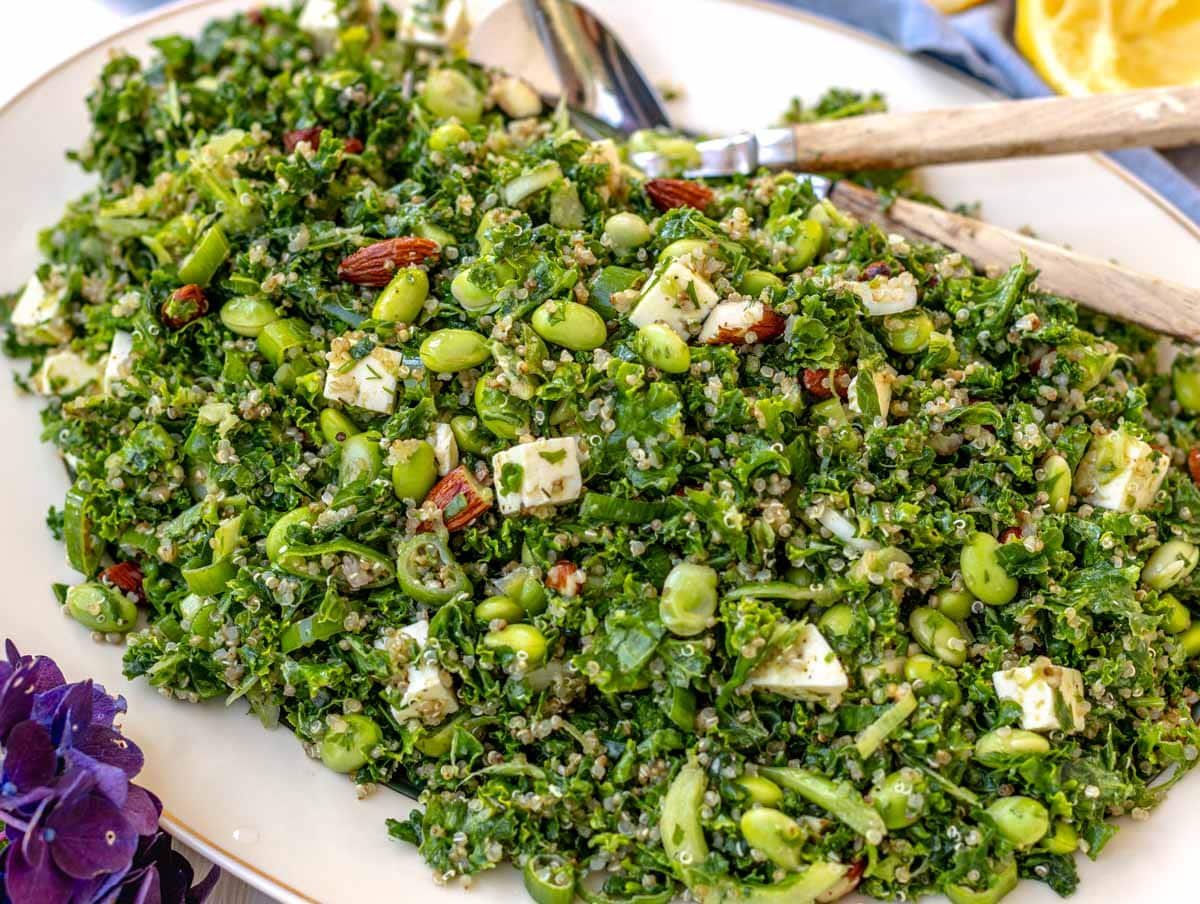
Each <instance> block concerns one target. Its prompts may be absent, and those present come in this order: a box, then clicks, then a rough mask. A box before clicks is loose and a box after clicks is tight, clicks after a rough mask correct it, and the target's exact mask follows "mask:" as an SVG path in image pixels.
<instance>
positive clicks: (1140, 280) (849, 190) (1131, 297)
mask: <svg viewBox="0 0 1200 904" xmlns="http://www.w3.org/2000/svg"><path fill="white" fill-rule="evenodd" d="M829 197H830V200H831V201H833V203H834V204H836V205H837V206H838V207H840V208H842V209H843V210H845V211H847V212H848V213H850V214H853V215H854V217H855V218H856V219H858V220H861V221H863V222H868V223H876V224H878V225H879V226H880V227H882V228H883V229H884V230H885V231H887V232H897V233H900V234H901V235H906V236H908V237H910V238H915V239H918V240H921V241H925V242H936V243H937V244H940V245H945V246H946V247H947V248H950V249H953V250H954V251H959V252H961V253H962V254H963V255H965V256H966V257H968V258H970V259H971V260H972V261H974V262H975V263H976V264H977V265H979V266H987V265H989V264H993V265H998V266H1009V265H1011V264H1014V263H1016V261H1017V260H1019V259H1020V256H1021V255H1022V254H1024V255H1025V256H1026V257H1027V258H1028V259H1029V262H1030V263H1031V264H1032V265H1033V266H1034V267H1035V268H1037V270H1038V271H1039V275H1038V279H1037V284H1038V286H1039V287H1040V288H1041V289H1043V290H1044V291H1047V292H1052V293H1054V294H1055V295H1063V296H1066V297H1067V298H1073V299H1075V300H1076V301H1078V302H1079V303H1080V304H1082V305H1083V306H1084V307H1087V308H1091V309H1092V310H1093V311H1099V312H1100V313H1102V314H1108V315H1109V316H1111V317H1115V318H1117V319H1119V320H1124V321H1127V322H1129V323H1136V324H1139V325H1141V326H1144V327H1146V328H1148V329H1151V330H1154V331H1155V332H1159V333H1166V334H1167V335H1169V336H1176V337H1178V338H1180V339H1186V340H1187V341H1188V342H1200V289H1193V288H1189V287H1187V286H1183V285H1180V284H1179V283H1173V282H1170V281H1168V280H1165V279H1159V278H1158V277H1156V276H1147V275H1146V274H1144V273H1137V272H1135V271H1133V270H1128V269H1126V268H1125V267H1119V266H1117V265H1116V264H1111V263H1109V262H1108V261H1105V260H1101V259H1100V258H1095V257H1088V256H1087V255H1084V254H1076V253H1075V252H1073V251H1066V250H1064V249H1063V248H1060V247H1058V246H1057V245H1051V244H1050V243H1049V242H1042V241H1039V240H1038V239H1033V238H1030V237H1028V236H1025V235H1021V234H1020V233H1017V232H1011V231H1009V230H1007V229H1001V228H1000V227H999V226H992V225H989V224H988V223H983V222H980V221H979V220H973V219H971V218H969V217H963V216H959V215H958V214H954V213H950V212H949V211H945V210H941V209H939V208H937V207H930V206H929V205H927V204H918V203H917V202H915V201H908V200H905V199H903V198H899V199H897V200H896V201H895V202H894V203H892V204H891V205H890V206H889V207H888V208H887V209H886V210H885V209H884V207H883V202H882V200H881V198H880V197H879V195H877V194H876V193H875V192H873V191H870V190H869V189H866V188H863V187H861V186H859V185H855V184H853V183H851V182H845V181H843V182H838V183H836V184H835V185H834V187H833V191H832V192H831V193H830V196H829Z"/></svg>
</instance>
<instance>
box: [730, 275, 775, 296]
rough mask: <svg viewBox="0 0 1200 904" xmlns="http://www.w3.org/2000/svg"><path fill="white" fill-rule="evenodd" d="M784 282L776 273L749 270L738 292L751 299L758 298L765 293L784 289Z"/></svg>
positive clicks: (743, 277)
mask: <svg viewBox="0 0 1200 904" xmlns="http://www.w3.org/2000/svg"><path fill="white" fill-rule="evenodd" d="M783 287H784V282H783V280H782V279H780V278H779V277H778V276H776V275H775V274H774V273H771V272H769V271H767V270H747V271H746V272H745V274H744V275H743V276H742V281H741V283H740V284H739V285H738V291H739V292H741V293H742V294H743V295H749V296H750V297H751V298H758V296H759V295H761V294H762V293H763V292H764V291H766V290H767V289H770V290H771V291H772V292H774V291H775V290H776V289H782V288H783Z"/></svg>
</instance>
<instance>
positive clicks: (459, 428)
mask: <svg viewBox="0 0 1200 904" xmlns="http://www.w3.org/2000/svg"><path fill="white" fill-rule="evenodd" d="M450 432H451V433H453V434H454V441H455V442H456V443H458V448H459V449H461V450H462V451H463V452H470V453H471V454H472V455H482V454H483V453H484V452H485V451H487V447H488V445H489V444H490V443H489V441H488V437H487V434H486V433H485V432H484V431H483V425H482V424H481V423H479V418H477V417H471V415H469V414H456V415H455V416H454V417H452V418H450Z"/></svg>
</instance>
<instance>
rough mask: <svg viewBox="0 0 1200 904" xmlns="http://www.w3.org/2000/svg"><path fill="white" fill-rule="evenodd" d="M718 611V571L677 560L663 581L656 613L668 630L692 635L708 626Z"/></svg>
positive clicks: (681, 635)
mask: <svg viewBox="0 0 1200 904" xmlns="http://www.w3.org/2000/svg"><path fill="white" fill-rule="evenodd" d="M716 611H717V572H716V571H715V570H713V569H712V568H709V567H708V566H707V565H694V564H692V563H690V562H680V563H679V564H678V565H676V566H675V567H674V568H672V569H671V571H670V573H669V574H668V575H667V579H666V580H665V581H663V586H662V594H661V595H660V596H659V598H658V614H659V616H660V617H661V618H662V622H663V624H664V625H666V627H667V630H668V631H670V632H671V633H672V634H676V635H678V636H680V637H691V636H692V635H694V634H699V633H700V632H701V631H703V630H704V629H705V628H707V627H708V624H709V622H710V621H712V618H713V615H714V614H715V613H716Z"/></svg>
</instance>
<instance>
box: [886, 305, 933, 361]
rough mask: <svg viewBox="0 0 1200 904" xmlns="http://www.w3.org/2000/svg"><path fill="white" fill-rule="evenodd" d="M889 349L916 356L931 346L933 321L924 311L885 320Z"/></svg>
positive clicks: (905, 313) (889, 317)
mask: <svg viewBox="0 0 1200 904" xmlns="http://www.w3.org/2000/svg"><path fill="white" fill-rule="evenodd" d="M883 330H884V338H885V339H886V340H887V345H888V348H890V349H891V350H892V351H894V352H899V353H900V354H902V355H915V354H916V353H917V352H919V351H922V350H923V349H924V348H925V346H927V345H928V344H929V337H930V336H931V335H932V334H933V321H932V320H930V319H929V315H928V314H926V313H925V312H924V311H905V312H904V313H903V314H892V315H890V316H888V317H885V318H884V319H883Z"/></svg>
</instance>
